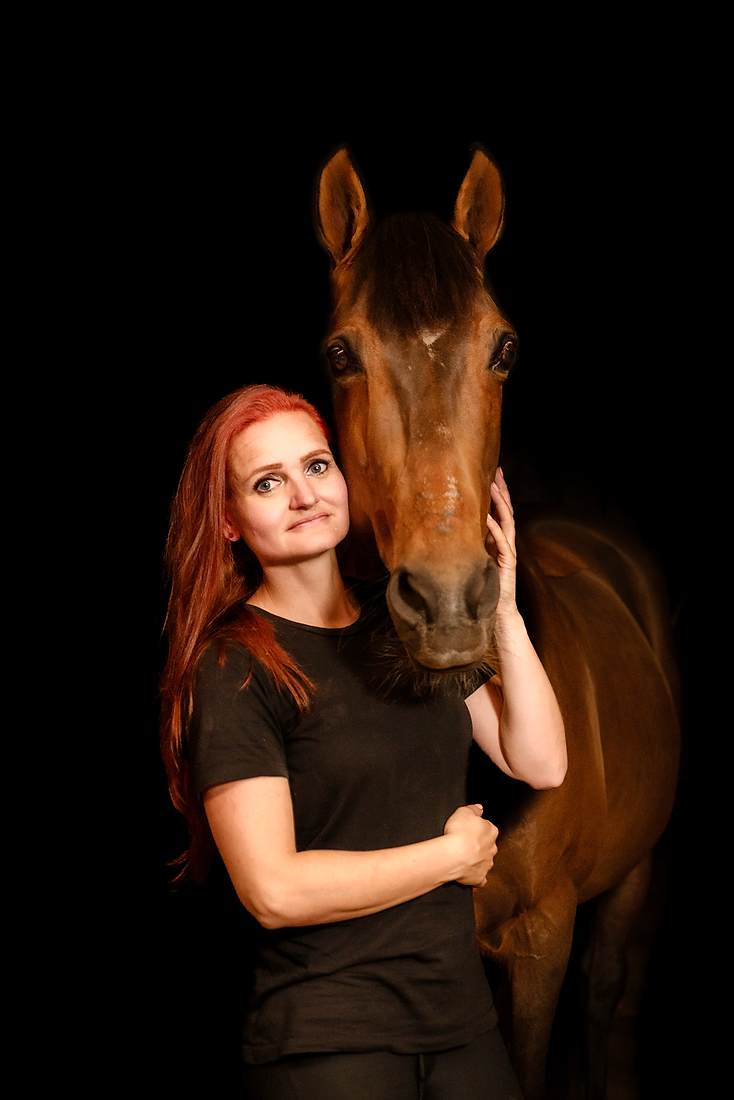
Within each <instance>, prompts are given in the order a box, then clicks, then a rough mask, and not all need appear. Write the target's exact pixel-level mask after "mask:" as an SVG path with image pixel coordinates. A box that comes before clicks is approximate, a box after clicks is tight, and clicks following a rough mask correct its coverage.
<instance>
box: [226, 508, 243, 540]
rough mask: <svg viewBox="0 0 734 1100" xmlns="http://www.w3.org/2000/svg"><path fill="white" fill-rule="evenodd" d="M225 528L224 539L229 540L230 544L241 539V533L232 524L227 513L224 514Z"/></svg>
mask: <svg viewBox="0 0 734 1100" xmlns="http://www.w3.org/2000/svg"><path fill="white" fill-rule="evenodd" d="M223 528H224V537H225V538H227V539H229V541H230V542H237V539H238V538H239V537H240V533H239V531H238V530H237V528H236V527H235V526H234V524H233V523H232V520H231V519H230V518H229V516H228V515H227V513H226V512H225V513H224V524H223Z"/></svg>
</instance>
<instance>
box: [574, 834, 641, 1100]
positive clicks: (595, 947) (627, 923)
mask: <svg viewBox="0 0 734 1100" xmlns="http://www.w3.org/2000/svg"><path fill="white" fill-rule="evenodd" d="M651 863H652V860H651V857H650V856H649V855H647V856H646V857H645V858H644V859H643V860H642V862H641V863H639V864H638V865H637V866H636V867H634V868H633V869H632V870H631V871H630V872H629V874H628V875H627V877H626V878H624V879H622V881H621V882H620V883H619V884H618V885H617V886H614V887H613V888H612V889H611V890H608V891H607V892H606V893H605V894H602V895H601V896H600V897H599V898H598V899H597V901H596V911H595V914H594V924H593V929H592V935H591V943H590V945H589V948H588V950H587V951H586V954H585V956H584V960H583V964H582V965H583V968H584V970H585V972H586V975H587V979H588V992H587V1000H586V1035H587V1055H588V1065H587V1074H588V1076H587V1094H586V1095H587V1100H604V1097H605V1096H606V1077H607V1060H608V1047H609V1032H610V1029H611V1025H612V1017H613V1016H614V1011H615V1009H616V1007H617V1005H618V1004H619V1001H620V999H621V997H622V994H623V993H624V987H625V983H626V980H627V965H626V956H625V947H626V944H627V939H628V937H629V934H630V931H631V929H632V925H633V924H634V921H635V918H636V916H637V914H638V913H639V911H640V909H641V908H642V905H643V903H644V901H645V897H646V895H647V888H648V885H649V882H650V867H651Z"/></svg>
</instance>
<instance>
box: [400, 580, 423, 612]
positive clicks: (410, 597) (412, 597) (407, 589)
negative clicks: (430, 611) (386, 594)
mask: <svg viewBox="0 0 734 1100" xmlns="http://www.w3.org/2000/svg"><path fill="white" fill-rule="evenodd" d="M397 589H398V595H399V596H400V599H401V601H402V602H403V603H404V604H405V605H406V606H407V607H409V608H410V610H411V611H413V612H415V614H416V615H426V613H427V607H426V601H425V600H424V599H423V596H422V595H421V594H420V592H419V591H418V589H417V588H416V587H414V585H413V583H412V579H411V576H410V573H407V572H401V574H400V576H399V577H398V585H397Z"/></svg>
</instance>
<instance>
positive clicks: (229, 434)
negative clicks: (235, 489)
mask: <svg viewBox="0 0 734 1100" xmlns="http://www.w3.org/2000/svg"><path fill="white" fill-rule="evenodd" d="M286 412H303V413H306V415H307V416H310V417H311V419H312V420H313V421H314V422H315V423H316V424H317V425H318V427H319V428H320V429H321V431H322V432H323V433H324V435H325V436H326V438H327V439H328V438H329V431H328V428H327V425H326V423H325V422H324V420H323V418H322V417H321V416H320V415H319V413H318V412H317V410H316V409H315V408H314V407H313V405H310V404H309V403H308V401H306V400H305V399H304V398H303V397H301V396H300V395H298V394H293V393H290V392H288V391H287V390H282V389H279V388H278V387H277V386H243V387H242V389H239V390H235V392H234V393H231V394H229V395H228V396H227V397H224V398H223V399H222V400H221V401H219V402H218V404H216V405H215V406H214V407H213V408H212V409H210V410H209V412H208V413H207V414H206V416H205V417H204V419H203V420H202V422H201V424H200V425H199V428H198V430H197V432H196V434H195V436H194V438H193V440H192V441H191V445H190V447H189V450H188V454H187V456H186V462H185V464H184V468H183V473H182V474H181V480H180V481H179V484H178V489H177V490H176V495H175V496H174V498H173V504H172V506H171V523H170V528H169V533H168V540H167V543H166V555H165V563H166V573H167V577H168V580H169V582H170V588H171V594H170V598H169V601H168V614H167V616H166V625H165V632H166V635H167V638H168V657H167V660H166V664H165V668H164V670H163V676H162V678H161V701H162V707H161V752H162V755H163V761H164V763H165V765H166V772H167V773H168V786H169V790H170V792H171V799H172V801H173V804H174V806H175V807H176V809H177V810H179V811H180V812H181V813H182V814H183V815H184V817H185V819H186V823H187V825H188V827H189V832H190V834H191V844H190V846H189V848H188V849H187V851H186V852H184V853H183V854H182V855H181V856H179V858H178V859H177V860H176V861H175V864H176V865H178V867H179V873H178V875H177V878H176V881H179V880H181V879H184V878H191V879H193V880H194V881H195V882H201V881H202V879H204V878H205V877H206V875H207V873H208V871H209V867H210V865H211V859H212V855H213V852H214V841H213V839H212V836H211V832H210V830H209V826H208V823H207V820H206V815H205V813H204V809H203V806H202V804H201V801H200V800H199V798H198V796H197V794H196V791H195V790H194V789H193V786H192V783H191V777H190V774H189V770H188V768H187V765H186V758H185V754H184V745H183V738H184V733H185V730H186V725H187V723H188V721H189V719H190V717H191V710H192V692H193V682H194V675H195V672H196V665H197V663H198V661H199V658H200V657H201V655H202V653H203V652H204V650H205V649H206V647H207V646H208V645H210V644H211V643H212V642H214V641H215V640H217V639H221V640H224V639H231V640H234V641H237V642H241V643H242V644H243V645H244V646H245V647H246V648H247V649H248V650H249V652H250V653H251V655H252V657H253V660H257V661H259V662H260V663H261V664H262V665H263V666H264V667H265V668H267V669H268V671H269V672H270V673H271V675H272V677H273V679H274V680H275V683H276V684H277V685H278V686H279V687H280V688H282V689H285V690H287V691H290V693H291V695H292V696H293V698H294V700H295V702H296V704H297V706H298V708H299V710H300V711H301V712H303V711H304V710H306V709H307V707H308V704H309V690H310V689H311V688H312V684H311V683H310V681H309V680H308V679H307V677H306V676H304V674H303V673H302V672H301V671H300V669H299V668H298V666H297V665H296V664H295V663H294V662H293V660H292V659H291V658H290V657H289V655H288V654H287V653H286V652H285V650H284V649H283V648H282V647H281V646H280V645H279V644H278V642H277V641H276V640H275V635H274V633H273V628H272V626H271V625H270V623H268V622H267V621H266V620H265V619H264V618H263V617H262V616H261V615H255V614H253V613H252V612H251V611H250V610H249V608H248V607H247V600H248V599H249V598H250V596H252V595H253V593H254V592H255V591H256V590H257V589H258V588H259V586H260V584H261V582H262V571H261V569H260V563H259V562H258V560H257V558H256V557H255V555H254V554H253V553H252V551H251V550H250V549H249V547H248V546H247V545H246V543H245V542H244V541H243V540H241V539H240V540H239V541H237V542H234V543H233V542H230V540H229V539H228V538H227V537H226V535H225V533H224V522H225V510H226V504H227V493H228V484H229V483H228V462H229V455H230V451H231V448H232V443H233V441H234V439H235V438H236V437H237V436H238V435H239V434H240V433H241V432H243V431H244V430H245V429H246V428H249V427H250V426H251V425H253V424H258V423H261V422H262V421H264V420H269V419H270V417H272V416H276V415H277V414H278V413H286Z"/></svg>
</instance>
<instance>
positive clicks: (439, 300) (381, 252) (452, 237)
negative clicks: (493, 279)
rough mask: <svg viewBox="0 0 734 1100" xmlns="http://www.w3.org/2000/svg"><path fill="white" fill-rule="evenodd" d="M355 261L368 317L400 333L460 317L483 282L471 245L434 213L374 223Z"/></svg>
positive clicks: (373, 321) (357, 279) (374, 221)
mask: <svg viewBox="0 0 734 1100" xmlns="http://www.w3.org/2000/svg"><path fill="white" fill-rule="evenodd" d="M353 264H354V269H353V270H354V275H355V285H356V286H359V287H361V288H363V289H364V290H365V291H366V302H365V304H366V309H367V316H368V318H369V320H370V321H371V322H372V323H373V324H374V325H377V326H379V327H380V328H382V329H383V330H384V329H389V330H392V331H397V332H399V333H401V334H405V333H408V332H416V331H420V330H421V329H429V330H430V329H431V328H433V327H435V326H437V325H440V324H448V323H451V322H452V321H456V320H458V318H459V317H460V316H461V315H462V314H463V313H464V312H465V311H466V303H467V301H468V300H470V299H471V298H472V297H473V295H474V294H475V293H476V291H477V289H478V288H479V287H481V286H482V283H483V273H482V268H481V266H480V265H479V264H478V263H477V257H476V255H475V253H474V252H473V250H472V249H471V247H470V245H469V244H468V243H467V241H465V240H464V238H463V237H461V236H460V235H459V234H458V233H457V232H456V230H454V229H452V228H451V227H450V226H448V225H446V223H445V222H443V221H441V219H440V218H438V217H436V215H435V214H420V213H419V214H413V213H409V214H392V215H391V216H390V217H387V218H382V219H375V220H373V221H370V224H369V226H368V228H367V231H366V233H365V237H364V239H363V241H362V242H361V243H360V246H359V248H358V249H357V252H356V254H355V257H354V261H353Z"/></svg>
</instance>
